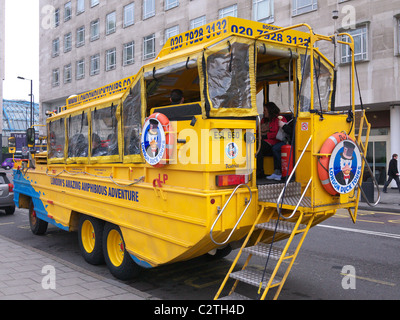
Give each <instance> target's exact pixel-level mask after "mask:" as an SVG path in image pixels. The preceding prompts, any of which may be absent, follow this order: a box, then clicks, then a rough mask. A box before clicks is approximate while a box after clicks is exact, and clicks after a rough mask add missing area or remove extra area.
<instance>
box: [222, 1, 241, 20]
mask: <svg viewBox="0 0 400 320" xmlns="http://www.w3.org/2000/svg"><path fill="white" fill-rule="evenodd" d="M228 16H229V17H237V4H234V5H233V6H229V7H225V8H222V9H220V10H219V11H218V19H221V18H225V17H228Z"/></svg>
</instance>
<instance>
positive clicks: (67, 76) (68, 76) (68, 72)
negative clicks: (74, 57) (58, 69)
mask: <svg viewBox="0 0 400 320" xmlns="http://www.w3.org/2000/svg"><path fill="white" fill-rule="evenodd" d="M71 80H72V66H71V64H67V65H66V66H64V83H71Z"/></svg>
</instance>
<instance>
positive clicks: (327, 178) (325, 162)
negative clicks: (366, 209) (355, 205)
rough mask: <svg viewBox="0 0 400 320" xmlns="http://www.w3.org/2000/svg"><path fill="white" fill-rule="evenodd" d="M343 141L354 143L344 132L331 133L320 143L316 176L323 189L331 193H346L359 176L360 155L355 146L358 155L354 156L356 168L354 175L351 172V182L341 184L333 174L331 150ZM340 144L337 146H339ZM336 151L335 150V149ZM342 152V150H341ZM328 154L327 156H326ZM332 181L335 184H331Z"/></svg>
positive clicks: (352, 187)
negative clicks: (347, 184)
mask: <svg viewBox="0 0 400 320" xmlns="http://www.w3.org/2000/svg"><path fill="white" fill-rule="evenodd" d="M342 141H343V142H344V141H349V142H351V144H353V145H354V146H355V144H354V141H353V139H351V138H350V137H349V136H348V135H347V134H346V133H345V132H336V133H334V134H333V135H331V136H330V137H329V138H328V139H326V141H325V142H324V143H323V144H322V147H321V150H320V152H319V153H320V154H323V155H321V156H319V157H318V166H317V168H318V176H319V179H320V181H321V183H322V186H323V187H324V189H325V190H326V191H327V192H328V193H329V194H331V195H337V194H338V193H348V192H350V191H351V190H352V189H354V187H355V185H356V183H357V181H358V179H359V178H360V171H361V170H360V168H361V161H360V159H359V158H360V156H359V150H358V148H355V149H357V150H355V151H356V154H358V156H357V157H356V158H357V159H356V160H357V168H356V174H355V175H354V174H353V173H352V178H351V179H352V180H354V181H352V183H351V184H350V185H349V186H346V185H341V184H340V183H339V182H338V181H337V179H336V178H335V176H334V173H333V169H332V168H331V167H332V161H330V160H331V155H332V156H333V154H332V153H333V151H334V149H335V148H336V146H338V144H340V143H341V142H342ZM339 147H340V146H338V148H339ZM335 152H336V153H337V150H335ZM343 153H344V152H343ZM351 153H353V150H351ZM328 155H329V156H328ZM332 183H334V184H335V186H333V185H332Z"/></svg>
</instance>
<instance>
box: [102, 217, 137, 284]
mask: <svg viewBox="0 0 400 320" xmlns="http://www.w3.org/2000/svg"><path fill="white" fill-rule="evenodd" d="M103 252H104V259H105V261H106V264H107V267H108V269H109V270H110V272H111V274H112V275H113V276H114V277H116V278H117V279H119V280H130V279H132V278H134V277H137V276H138V275H139V273H140V271H141V267H140V266H138V265H137V264H136V263H135V262H134V261H133V260H132V258H131V256H130V255H129V253H128V252H127V251H126V247H125V242H124V239H123V236H122V233H121V230H120V228H119V227H118V226H116V225H114V224H111V223H106V224H105V226H104V233H103Z"/></svg>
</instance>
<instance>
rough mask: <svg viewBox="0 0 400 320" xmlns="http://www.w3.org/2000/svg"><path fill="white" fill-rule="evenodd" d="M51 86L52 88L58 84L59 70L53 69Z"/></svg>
mask: <svg viewBox="0 0 400 320" xmlns="http://www.w3.org/2000/svg"><path fill="white" fill-rule="evenodd" d="M51 84H52V86H53V87H57V86H58V85H59V84H60V69H58V68H57V69H53V72H52V79H51Z"/></svg>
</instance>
